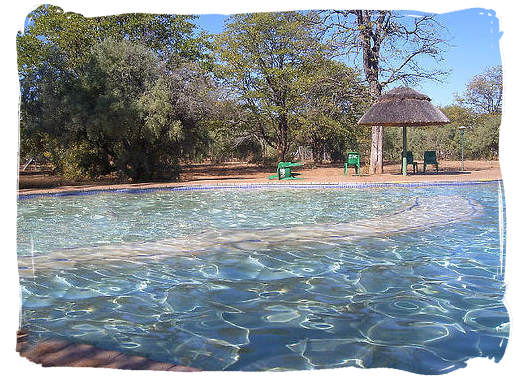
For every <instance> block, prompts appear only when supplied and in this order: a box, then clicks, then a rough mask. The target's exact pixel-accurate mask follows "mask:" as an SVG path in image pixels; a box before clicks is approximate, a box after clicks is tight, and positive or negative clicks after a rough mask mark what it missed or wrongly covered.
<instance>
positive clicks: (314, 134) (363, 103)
mask: <svg viewBox="0 0 516 378" xmlns="http://www.w3.org/2000/svg"><path fill="white" fill-rule="evenodd" d="M301 83H302V84H301V87H302V98H303V101H302V102H301V103H300V104H299V108H298V110H297V111H296V114H298V117H299V123H300V125H301V127H300V129H299V130H297V132H296V136H297V137H298V140H300V141H302V142H303V144H304V145H306V144H308V145H310V146H311V149H312V153H313V157H314V161H315V162H316V163H320V162H322V160H323V155H324V154H325V153H326V154H329V156H330V157H331V158H332V159H339V158H342V156H343V155H342V151H345V150H346V149H347V150H349V149H353V150H357V149H358V147H359V142H360V141H361V140H362V139H363V137H364V136H365V132H366V129H365V128H358V127H356V123H357V122H358V119H359V118H360V116H361V114H362V113H363V112H364V111H366V108H367V104H368V94H367V89H366V88H365V87H364V86H363V85H362V84H361V82H360V79H359V75H358V73H357V72H356V70H354V69H352V68H349V67H347V66H346V65H344V64H343V63H342V62H337V61H334V60H330V59H329V58H321V59H318V60H314V61H313V62H311V64H309V65H307V67H306V69H305V70H304V72H303V74H302V76H301Z"/></svg>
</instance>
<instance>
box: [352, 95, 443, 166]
mask: <svg viewBox="0 0 516 378" xmlns="http://www.w3.org/2000/svg"><path fill="white" fill-rule="evenodd" d="M447 123H450V120H449V119H448V118H447V117H446V116H445V115H444V114H443V112H441V111H440V110H439V109H437V108H436V107H435V106H433V105H432V104H431V103H430V97H428V96H426V95H424V94H422V93H419V92H417V91H415V90H413V89H411V88H407V87H399V88H394V89H392V90H390V91H389V92H387V93H385V94H384V95H382V96H380V97H379V98H378V100H377V101H376V102H375V103H374V104H373V105H372V106H371V108H369V110H368V111H367V112H366V113H365V114H364V115H363V116H362V118H360V120H359V121H358V124H359V125H364V126H397V127H399V126H402V127H403V155H402V156H403V163H402V164H403V175H406V174H407V156H406V155H407V126H437V125H444V124H447Z"/></svg>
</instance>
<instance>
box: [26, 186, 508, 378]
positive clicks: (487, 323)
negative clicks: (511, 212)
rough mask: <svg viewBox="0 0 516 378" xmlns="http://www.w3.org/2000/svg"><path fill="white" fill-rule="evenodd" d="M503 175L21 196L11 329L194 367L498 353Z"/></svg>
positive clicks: (388, 361)
mask: <svg viewBox="0 0 516 378" xmlns="http://www.w3.org/2000/svg"><path fill="white" fill-rule="evenodd" d="M500 186H501V184H499V183H490V184H482V185H457V186H432V187H418V188H404V187H389V188H375V189H371V188H354V189H350V188H345V189H321V188H313V189H287V188H274V189H270V188H266V189H265V188H264V189H252V190H245V189H232V190H184V191H155V192H151V193H143V194H131V193H104V194H95V195H89V196H70V197H41V198H35V199H23V200H20V201H19V203H18V236H17V237H18V258H19V268H20V270H19V272H20V285H21V290H22V313H21V327H22V328H24V329H27V330H28V331H29V332H30V334H31V338H32V339H33V340H38V339H46V338H66V339H69V340H72V341H76V342H85V343H90V344H93V345H95V346H97V347H100V348H105V349H113V350H120V351H123V352H126V353H128V354H131V353H134V354H138V355H142V356H145V357H148V358H150V359H153V360H158V361H166V362H172V363H178V364H182V365H188V366H193V367H196V368H200V369H203V370H245V371H249V370H251V371H255V370H292V369H320V368H335V367H343V366H355V367H361V368H371V367H391V368H397V369H402V370H407V371H411V372H416V373H423V374H440V373H446V372H449V371H452V370H454V369H457V368H461V367H464V366H465V365H466V361H467V360H468V359H469V358H473V357H488V358H493V359H494V360H495V361H499V360H500V359H501V358H502V356H503V354H504V351H505V347H506V345H507V341H508V336H509V316H508V313H507V310H506V308H505V306H504V304H503V301H502V300H503V295H504V289H505V285H504V266H505V265H504V261H505V252H504V248H503V245H504V244H503V239H504V231H503V226H504V218H503V215H502V214H503V212H502V211H503V201H501V188H500ZM500 223H501V224H500Z"/></svg>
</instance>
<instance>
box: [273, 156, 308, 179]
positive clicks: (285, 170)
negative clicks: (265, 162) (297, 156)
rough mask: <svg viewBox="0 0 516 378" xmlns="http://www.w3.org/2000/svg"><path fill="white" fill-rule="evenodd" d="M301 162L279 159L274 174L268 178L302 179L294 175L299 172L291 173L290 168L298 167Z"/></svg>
mask: <svg viewBox="0 0 516 378" xmlns="http://www.w3.org/2000/svg"><path fill="white" fill-rule="evenodd" d="M302 165H303V163H291V162H290V161H280V162H279V163H278V168H276V174H275V175H272V176H269V180H274V179H278V180H302V177H296V176H298V175H299V173H293V172H292V168H294V167H300V166H302Z"/></svg>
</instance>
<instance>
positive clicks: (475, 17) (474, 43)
mask: <svg viewBox="0 0 516 378" xmlns="http://www.w3.org/2000/svg"><path fill="white" fill-rule="evenodd" d="M408 13H411V12H408ZM412 13H413V14H420V13H419V12H412ZM227 17H228V16H225V15H218V14H209V15H201V16H200V17H199V19H197V20H196V23H197V25H198V26H199V27H200V28H202V29H205V30H206V31H207V32H209V33H211V34H218V33H221V32H222V31H223V30H224V20H225V19H226V18H227ZM437 18H438V20H439V21H440V22H441V23H442V24H443V25H444V26H445V27H446V28H447V29H448V32H449V37H450V41H449V45H450V46H449V48H448V50H447V52H446V53H445V55H444V57H445V61H444V63H443V64H444V68H446V69H451V73H450V75H449V76H448V77H447V78H446V79H445V82H444V83H436V82H432V81H424V82H421V83H420V85H419V87H415V89H417V90H419V91H420V92H423V93H425V94H426V95H428V96H430V98H432V103H433V104H434V105H438V106H445V105H449V104H452V103H453V102H454V99H455V94H456V93H461V92H463V91H464V89H465V87H466V84H467V83H468V81H469V80H470V79H471V78H472V77H473V76H474V75H477V74H480V73H482V72H483V71H484V70H485V69H486V68H488V67H491V66H495V65H499V64H502V63H501V57H500V43H499V42H500V37H501V35H502V33H501V32H500V30H499V24H498V19H497V18H496V14H495V12H494V11H492V10H487V9H479V8H476V9H468V10H461V11H456V12H451V13H443V14H439V15H437Z"/></svg>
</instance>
